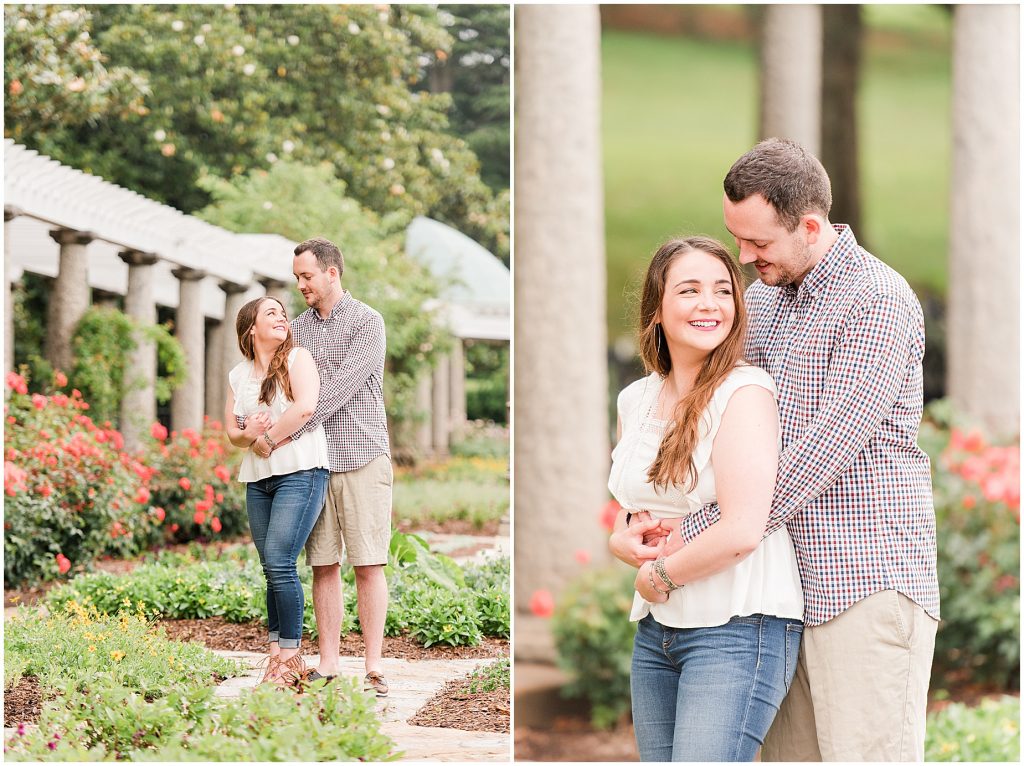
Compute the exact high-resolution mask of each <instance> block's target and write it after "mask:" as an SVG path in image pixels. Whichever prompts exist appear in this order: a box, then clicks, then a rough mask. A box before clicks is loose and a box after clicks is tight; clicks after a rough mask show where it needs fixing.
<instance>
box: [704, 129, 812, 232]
mask: <svg viewBox="0 0 1024 766" xmlns="http://www.w3.org/2000/svg"><path fill="white" fill-rule="evenodd" d="M722 185H723V186H724V187H725V195H726V196H727V197H728V198H729V200H730V201H731V202H742V201H743V200H745V199H747V198H748V197H752V196H754V195H755V194H760V195H761V196H762V197H764V198H765V200H766V201H767V202H768V203H769V204H770V205H771V206H772V207H773V208H775V215H776V216H777V217H778V221H779V223H780V224H781V225H782V226H785V227H786V230H787V231H794V230H795V229H796V227H797V226H798V225H799V223H800V217H801V216H803V215H806V214H807V213H820V214H821V215H823V216H825V217H826V218H828V213H829V211H830V210H831V209H832V185H831V183H829V180H828V173H826V172H825V168H824V167H823V166H822V164H821V162H819V161H818V158H817V157H815V156H814V155H813V154H811V153H810V152H809V151H807V150H806V149H804V148H803V147H802V146H800V144H798V143H796V142H795V141H790V140H788V139H785V138H766V139H765V140H764V141H761V142H760V143H758V144H757V146H755V147H754V148H753V149H751V150H750V151H749V152H747V153H746V154H744V155H743V156H742V157H740V158H739V159H738V160H736V162H734V163H733V166H732V167H731V168H729V172H728V173H727V174H726V176H725V182H724V183H723V184H722Z"/></svg>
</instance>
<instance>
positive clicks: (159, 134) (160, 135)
mask: <svg viewBox="0 0 1024 766" xmlns="http://www.w3.org/2000/svg"><path fill="white" fill-rule="evenodd" d="M153 138H155V139H156V140H157V141H163V140H164V139H165V138H167V133H165V132H164V131H162V130H158V131H156V132H155V133H154V134H153Z"/></svg>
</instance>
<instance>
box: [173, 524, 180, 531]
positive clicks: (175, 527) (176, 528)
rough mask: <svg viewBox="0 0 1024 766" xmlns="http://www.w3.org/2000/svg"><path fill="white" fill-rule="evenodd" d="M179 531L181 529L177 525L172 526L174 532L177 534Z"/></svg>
mask: <svg viewBox="0 0 1024 766" xmlns="http://www.w3.org/2000/svg"><path fill="white" fill-rule="evenodd" d="M179 529H181V527H179V526H178V525H177V524H171V531H172V532H177V531H178V530H179Z"/></svg>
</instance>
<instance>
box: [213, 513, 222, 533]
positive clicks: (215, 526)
mask: <svg viewBox="0 0 1024 766" xmlns="http://www.w3.org/2000/svg"><path fill="white" fill-rule="evenodd" d="M210 529H212V530H213V531H214V532H220V531H221V529H223V527H222V526H221V523H220V519H218V518H217V517H216V516H214V517H213V518H212V519H210Z"/></svg>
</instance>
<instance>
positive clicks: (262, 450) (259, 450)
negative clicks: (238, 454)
mask: <svg viewBox="0 0 1024 766" xmlns="http://www.w3.org/2000/svg"><path fill="white" fill-rule="evenodd" d="M250 449H251V450H252V451H253V454H255V455H256V457H262V458H267V457H270V453H271V452H273V450H272V449H270V445H269V444H267V440H266V439H264V438H263V437H262V435H261V436H259V437H257V438H256V441H254V442H253V443H252V447H250Z"/></svg>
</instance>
